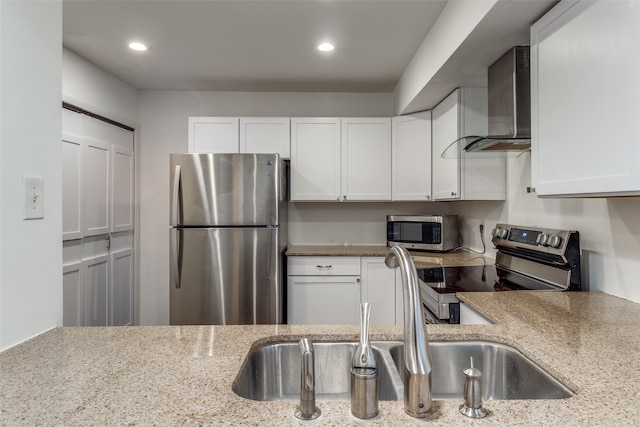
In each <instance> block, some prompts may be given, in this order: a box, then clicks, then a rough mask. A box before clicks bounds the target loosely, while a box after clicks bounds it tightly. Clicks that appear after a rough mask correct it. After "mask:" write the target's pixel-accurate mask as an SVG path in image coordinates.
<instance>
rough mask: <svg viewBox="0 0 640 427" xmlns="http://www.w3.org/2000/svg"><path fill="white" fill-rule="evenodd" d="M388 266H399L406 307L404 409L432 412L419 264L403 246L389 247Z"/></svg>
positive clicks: (414, 412) (411, 412)
mask: <svg viewBox="0 0 640 427" xmlns="http://www.w3.org/2000/svg"><path fill="white" fill-rule="evenodd" d="M384 262H385V264H386V266H387V267H389V268H400V276H401V278H402V295H403V307H404V364H405V383H404V384H405V385H404V410H405V412H406V413H407V414H409V415H411V416H412V417H417V418H424V417H428V416H429V415H431V408H432V404H433V402H432V399H431V366H432V364H431V354H430V353H429V339H428V337H427V329H426V325H425V320H424V313H423V312H422V310H423V308H422V300H421V298H420V287H419V286H418V275H417V273H416V266H415V264H414V263H413V260H412V259H411V255H409V252H408V251H407V250H406V249H405V248H402V247H400V246H393V247H391V248H390V249H389V252H388V253H387V256H386V257H385V260H384Z"/></svg>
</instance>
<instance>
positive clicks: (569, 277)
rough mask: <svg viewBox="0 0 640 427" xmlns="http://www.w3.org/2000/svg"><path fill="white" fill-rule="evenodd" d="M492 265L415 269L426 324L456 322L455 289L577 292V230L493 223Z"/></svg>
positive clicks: (457, 309)
mask: <svg viewBox="0 0 640 427" xmlns="http://www.w3.org/2000/svg"><path fill="white" fill-rule="evenodd" d="M491 234H492V236H493V237H492V239H491V241H492V243H493V245H494V247H495V248H496V249H497V250H498V252H497V254H496V261H495V265H480V266H478V265H476V266H466V267H435V268H420V269H418V270H417V272H418V279H419V282H420V292H421V295H422V302H423V304H424V305H425V307H426V308H427V310H425V311H426V312H425V316H426V318H427V319H426V320H427V323H460V301H459V300H458V298H457V297H456V293H457V292H496V291H514V290H556V291H580V290H582V283H581V277H580V235H579V233H578V232H577V231H567V230H554V229H548V228H537V227H522V226H515V225H508V224H498V225H497V226H496V228H494V229H493V231H492V233H491Z"/></svg>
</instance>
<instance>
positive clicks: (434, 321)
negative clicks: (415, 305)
mask: <svg viewBox="0 0 640 427" xmlns="http://www.w3.org/2000/svg"><path fill="white" fill-rule="evenodd" d="M422 314H424V323H426V324H427V325H438V324H440V323H446V322H444V321H442V320H440V319H438V317H437V316H436V315H435V314H433V313H432V312H431V310H429V309H428V308H427V306H426V305H424V304H423V305H422Z"/></svg>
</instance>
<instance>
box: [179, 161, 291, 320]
mask: <svg viewBox="0 0 640 427" xmlns="http://www.w3.org/2000/svg"><path fill="white" fill-rule="evenodd" d="M170 185H171V192H170V193H171V194H170V198H171V213H170V216H171V230H170V263H171V265H170V271H171V275H170V288H171V290H170V311H171V314H170V323H171V324H172V325H196V324H209V325H244V324H274V323H282V321H283V296H282V295H283V285H282V280H283V277H282V269H283V264H282V258H283V252H284V249H285V246H286V211H287V209H286V201H287V173H286V165H285V164H284V162H283V161H282V160H280V158H279V156H278V155H277V154H171V184H170Z"/></svg>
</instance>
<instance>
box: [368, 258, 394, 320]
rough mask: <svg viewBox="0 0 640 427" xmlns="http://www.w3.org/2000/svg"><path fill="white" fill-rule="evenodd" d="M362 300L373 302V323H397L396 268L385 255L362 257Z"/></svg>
mask: <svg viewBox="0 0 640 427" xmlns="http://www.w3.org/2000/svg"><path fill="white" fill-rule="evenodd" d="M362 302H368V303H370V304H371V319H370V321H371V324H374V325H393V324H395V323H396V269H395V268H394V269H391V268H388V267H387V266H386V265H385V263H384V258H383V257H363V258H362Z"/></svg>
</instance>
